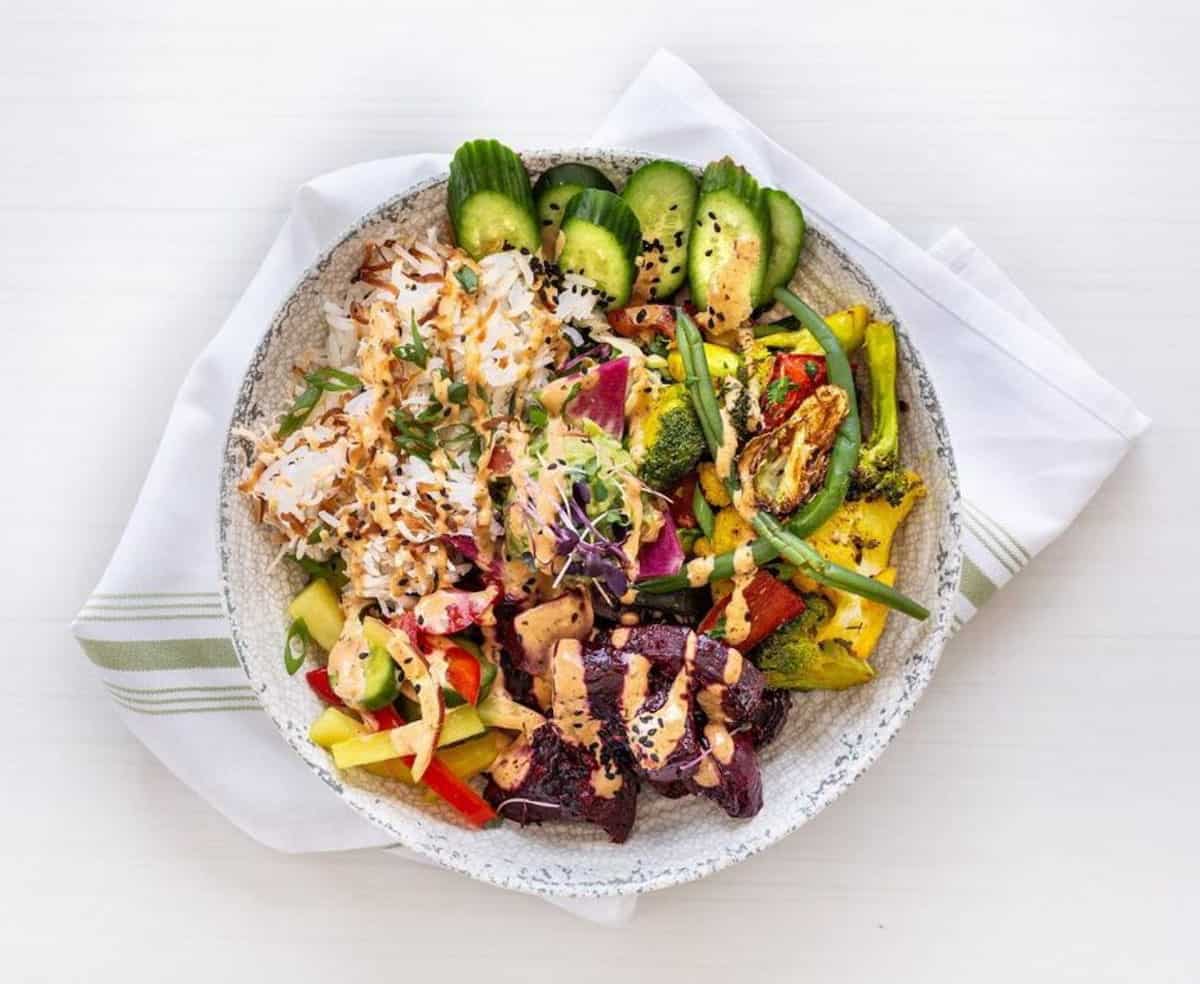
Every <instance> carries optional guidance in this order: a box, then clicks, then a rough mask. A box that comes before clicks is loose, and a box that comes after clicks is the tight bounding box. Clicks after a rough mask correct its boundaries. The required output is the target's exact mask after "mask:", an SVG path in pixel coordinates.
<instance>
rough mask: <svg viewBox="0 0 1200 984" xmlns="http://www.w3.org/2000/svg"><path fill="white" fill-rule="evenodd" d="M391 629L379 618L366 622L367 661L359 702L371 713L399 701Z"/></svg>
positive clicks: (364, 635)
mask: <svg viewBox="0 0 1200 984" xmlns="http://www.w3.org/2000/svg"><path fill="white" fill-rule="evenodd" d="M390 636H391V630H390V629H388V627H387V626H385V625H384V624H383V623H382V622H380V621H378V620H377V619H373V618H368V619H365V620H364V621H363V637H364V638H365V639H366V642H367V660H366V664H367V665H366V666H365V667H364V668H363V693H362V697H361V698H360V700H359V703H360V704H362V706H363V707H364V708H366V709H367V710H368V711H377V710H379V708H381V707H386V706H387V705H388V704H390V703H391V702H392V701H394V700H395V699H396V692H397V690H398V688H397V686H396V662H395V660H393V659H392V656H391V653H389V652H388V648H387V647H388V639H389V638H390Z"/></svg>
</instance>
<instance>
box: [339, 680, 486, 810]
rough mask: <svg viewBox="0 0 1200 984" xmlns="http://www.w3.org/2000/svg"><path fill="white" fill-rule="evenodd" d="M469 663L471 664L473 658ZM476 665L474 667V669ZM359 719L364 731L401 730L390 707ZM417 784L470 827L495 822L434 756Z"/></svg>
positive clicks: (409, 763)
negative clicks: (428, 790)
mask: <svg viewBox="0 0 1200 984" xmlns="http://www.w3.org/2000/svg"><path fill="white" fill-rule="evenodd" d="M471 661H472V662H474V658H472V660H471ZM478 665H479V664H478V663H476V666H478ZM476 696H478V695H476ZM362 716H363V721H364V722H366V725H367V727H368V728H371V729H372V730H373V731H390V730H391V729H392V728H402V727H404V718H402V717H401V716H400V714H399V713H398V712H397V711H396V709H395V708H394V707H383V708H380V709H379V710H378V711H363V712H362ZM400 761H401V762H403V763H404V764H405V765H407V766H408V767H409V768H411V767H412V764H413V762H414V761H416V756H415V755H405V756H403V757H401V759H400ZM421 782H422V783H424V784H425V785H426V786H428V787H429V788H430V789H432V790H433V791H434V792H435V793H437V794H438V795H439V796H440V797H441V798H442V799H444V800H445V801H446V802H447V803H449V804H450V805H451V806H452V807H453V808H454V809H455V810H457V811H458V812H459V813H461V814H462V816H463V819H464V820H466V821H467V823H469V824H470V825H471V826H472V827H486V826H487V825H488V824H490V823H492V822H494V821H495V820H496V811H495V810H493V809H492V808H491V806H489V805H488V802H487V800H485V799H484V798H483V797H482V796H480V795H479V794H478V793H477V792H475V790H473V789H472V788H471V787H470V786H468V785H467V784H466V783H465V782H463V780H461V779H459V778H458V776H456V775H455V774H454V773H453V772H452V771H451V770H450V767H449V766H448V765H446V763H445V762H443V761H442V760H441V759H439V758H438V757H437V756H436V755H435V756H434V757H433V759H432V761H430V763H429V767H428V768H427V769H426V770H425V775H423V776H422V777H421Z"/></svg>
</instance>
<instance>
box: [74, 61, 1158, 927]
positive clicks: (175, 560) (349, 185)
mask: <svg viewBox="0 0 1200 984" xmlns="http://www.w3.org/2000/svg"><path fill="white" fill-rule="evenodd" d="M591 143H592V144H593V145H594V146H598V147H625V148H630V149H635V150H643V151H648V152H654V153H660V154H663V155H668V156H672V157H677V158H682V159H686V160H694V161H706V160H711V159H713V158H716V157H719V156H722V155H725V154H731V155H732V156H733V157H735V158H736V159H738V160H739V161H740V162H741V163H743V164H745V165H746V166H747V167H748V168H749V169H750V170H751V171H752V172H753V173H754V174H755V175H756V176H757V177H758V178H759V179H760V181H763V182H764V183H766V184H769V185H772V186H776V187H781V188H786V189H787V190H788V191H789V192H791V193H792V194H793V195H794V196H795V197H796V198H797V199H798V200H799V202H800V203H801V205H802V206H803V208H804V211H805V214H806V215H807V216H808V217H809V219H810V220H811V221H812V222H813V223H815V224H817V225H819V226H820V227H821V228H823V229H824V230H827V231H829V232H831V233H832V234H833V235H834V236H835V237H836V238H837V240H838V241H839V242H840V243H842V244H843V245H844V246H845V247H846V248H847V249H848V250H849V251H850V252H851V253H852V254H853V255H854V257H855V258H856V259H857V260H858V261H859V262H860V263H862V265H863V266H864V268H865V269H866V270H867V272H868V273H869V274H870V275H871V276H872V277H873V278H874V280H875V281H876V283H877V284H878V285H879V287H880V289H881V290H882V292H883V294H884V295H885V296H886V297H887V298H888V300H889V302H890V303H891V304H892V306H893V308H894V309H895V310H896V312H897V313H898V315H899V317H900V319H901V320H902V322H903V324H904V326H905V328H906V329H907V331H908V332H909V334H910V336H911V337H912V338H913V340H914V342H915V343H916V344H917V346H918V347H919V348H920V350H921V352H922V354H923V356H924V358H925V360H926V362H927V364H928V366H929V369H930V372H931V373H932V375H933V378H934V383H935V385H936V386H937V388H938V393H939V395H940V397H941V400H942V404H943V406H944V408H945V412H946V416H947V419H948V421H949V425H950V431H951V437H952V439H953V442H954V448H955V452H956V456H957V460H958V466H959V471H960V475H961V479H962V486H963V493H964V500H965V505H966V509H965V513H966V525H967V533H966V543H965V552H966V563H965V566H964V576H963V583H962V588H961V591H960V597H959V598H958V606H957V615H958V618H959V620H960V623H961V621H965V620H966V619H968V618H970V617H971V615H972V614H974V612H975V610H976V609H977V608H978V607H979V606H980V605H982V604H983V602H984V601H985V600H986V599H987V598H988V597H989V596H990V595H991V594H992V593H993V592H994V591H995V590H996V589H997V588H998V587H1000V586H1001V585H1003V584H1004V582H1006V581H1007V580H1008V579H1009V578H1010V577H1011V576H1012V575H1013V574H1015V573H1016V572H1017V571H1019V570H1020V569H1021V568H1022V567H1023V566H1024V565H1025V564H1026V563H1027V562H1028V561H1029V559H1030V558H1031V557H1032V556H1033V555H1034V554H1036V553H1037V552H1038V551H1039V550H1040V549H1042V547H1044V546H1045V545H1046V544H1047V543H1049V542H1050V541H1051V540H1053V539H1054V538H1055V537H1056V536H1057V535H1058V534H1059V533H1061V532H1062V531H1063V530H1064V529H1065V528H1066V527H1067V525H1068V524H1069V523H1070V522H1071V521H1072V519H1074V517H1075V516H1076V514H1077V513H1078V512H1079V510H1080V509H1082V508H1083V506H1084V505H1085V504H1086V503H1087V501H1088V500H1089V499H1090V498H1091V496H1092V495H1093V493H1094V492H1095V491H1096V489H1097V488H1098V487H1099V485H1100V483H1101V482H1103V481H1104V479H1105V477H1106V476H1107V475H1108V474H1109V473H1110V472H1111V471H1112V470H1113V468H1115V467H1116V465H1117V463H1118V462H1119V461H1120V460H1121V457H1122V456H1123V455H1124V454H1125V451H1126V450H1127V449H1128V447H1129V444H1130V442H1131V441H1132V440H1133V438H1135V437H1136V436H1137V435H1138V434H1140V433H1141V432H1142V431H1143V430H1144V429H1145V428H1146V426H1147V425H1148V424H1149V421H1148V420H1147V419H1146V418H1145V417H1144V416H1143V415H1142V414H1140V413H1139V412H1138V411H1137V409H1136V408H1135V407H1134V406H1133V404H1132V403H1131V402H1130V401H1129V400H1128V399H1127V398H1126V397H1125V396H1123V395H1122V394H1121V393H1120V392H1119V391H1117V390H1116V389H1114V388H1113V387H1112V386H1111V385H1110V384H1108V383H1107V382H1106V381H1105V380H1103V379H1102V378H1101V377H1100V376H1098V375H1097V374H1096V373H1095V372H1094V371H1093V370H1092V369H1091V368H1090V367H1089V366H1088V365H1087V363H1086V362H1085V361H1084V360H1083V359H1082V358H1081V357H1080V356H1079V355H1078V354H1077V353H1076V352H1075V351H1074V350H1073V349H1071V348H1070V346H1069V345H1068V344H1067V343H1066V342H1065V341H1064V340H1063V338H1062V337H1061V336H1060V335H1059V334H1058V333H1057V332H1056V331H1055V330H1054V328H1053V327H1051V326H1050V324H1049V323H1048V322H1047V321H1046V320H1045V319H1044V318H1043V317H1042V316H1041V315H1040V314H1039V313H1038V312H1037V311H1036V310H1034V308H1033V307H1032V306H1031V305H1030V304H1029V302H1028V301H1027V300H1026V299H1025V298H1024V297H1023V296H1022V295H1021V293H1020V292H1019V291H1018V290H1017V288H1016V287H1015V286H1014V285H1013V284H1012V283H1011V282H1009V280H1008V279H1007V278H1006V277H1005V276H1004V274H1003V273H1002V272H1001V271H1000V270H999V269H998V268H997V267H996V266H995V265H994V264H993V263H992V262H991V261H990V260H989V259H988V258H987V257H986V256H985V255H984V254H983V253H981V252H980V251H979V250H978V249H976V248H975V247H974V246H973V245H972V244H971V242H970V241H969V240H968V239H967V238H966V236H965V235H963V234H962V233H961V232H958V231H957V230H953V231H951V232H950V233H948V234H947V235H946V236H944V237H943V238H942V239H941V240H939V242H938V243H937V244H936V245H935V246H934V247H933V248H932V249H931V250H930V251H925V250H922V249H921V248H919V247H918V246H916V245H915V244H914V243H912V242H911V241H909V240H908V239H906V238H905V237H904V236H902V235H901V234H900V233H898V232H897V231H896V230H895V229H892V228H890V227H889V226H888V225H887V224H886V223H884V222H883V221H882V220H881V219H879V218H878V217H877V216H875V215H873V214H872V213H871V212H870V211H868V210H867V209H865V208H864V207H863V206H861V205H859V204H858V203H856V202H855V201H853V200H852V199H851V198H849V197H848V196H847V195H846V194H845V193H843V192H842V191H840V190H839V189H838V188H836V187H835V186H834V185H832V184H830V183H829V182H828V181H827V180H825V179H824V178H822V177H821V176H820V175H818V174H816V173H815V172H814V171H813V170H812V169H811V168H809V167H808V166H807V165H806V164H804V163H803V162H802V161H801V160H799V159H798V158H797V157H795V156H794V155H792V154H790V153H789V152H788V151H786V150H784V149H783V148H782V147H780V146H779V145H777V144H775V143H774V142H773V141H771V140H770V139H769V138H768V137H767V136H765V135H764V134H763V133H762V132H761V131H759V130H758V129H757V128H755V127H754V126H753V125H752V124H750V123H749V122H748V121H747V120H745V119H744V118H743V117H741V116H739V115H738V114H737V113H735V112H734V111H733V110H732V109H730V107H729V106H727V105H726V104H725V103H723V102H722V101H721V100H720V99H719V98H718V97H717V96H716V94H715V93H714V92H713V91H712V90H711V89H710V88H709V87H708V86H707V84H706V83H705V82H704V81H703V80H702V79H701V78H700V77H699V76H698V75H697V74H696V73H695V72H693V71H692V70H691V69H690V68H689V67H688V66H687V65H685V64H684V63H683V62H681V61H680V60H679V59H677V58H676V57H675V56H673V55H671V54H669V53H667V52H662V51H660V52H659V53H658V54H656V55H655V56H654V58H652V59H651V61H650V63H649V64H648V65H647V67H646V69H645V70H644V71H643V72H642V74H641V75H640V76H639V77H638V78H637V79H636V80H635V81H634V83H633V84H632V85H631V86H630V87H629V88H628V90H626V92H625V94H624V95H623V96H622V98H621V100H620V101H619V102H618V104H617V106H616V108H615V109H614V110H613V112H612V113H611V114H610V115H609V117H608V119H607V120H606V121H605V122H604V124H603V125H602V126H601V128H600V130H599V131H598V132H597V133H596V134H595V135H594V136H593V138H592V140H591ZM447 160H448V159H447V157H446V156H445V155H416V156H408V157H400V158H394V159H390V160H383V161H375V162H371V163H367V164H361V165H358V166H355V167H350V168H346V169H344V170H341V171H336V172H334V173H332V174H327V175H324V176H323V177H320V178H317V179H316V180H314V181H312V182H310V183H309V184H307V185H305V186H304V187H303V188H301V189H300V192H299V194H298V195H297V196H296V201H295V205H294V207H293V209H292V212H291V214H290V215H289V217H288V219H287V221H286V222H285V223H284V227H283V229H282V230H281V231H280V233H279V236H278V238H277V239H276V240H275V243H274V244H273V245H272V247H271V250H270V252H269V253H268V254H267V257H266V259H265V260H264V261H263V264H262V267H261V268H260V269H259V271H258V273H257V274H256V275H255V277H254V279H253V281H251V283H250V286H249V287H248V288H247V289H246V292H245V294H244V295H243V296H242V298H241V299H240V300H239V301H238V303H237V305H236V306H235V307H234V309H233V311H232V313H231V314H230V316H229V319H228V320H227V321H226V323H225V325H224V327H223V328H222V329H221V331H220V332H219V333H218V334H217V336H216V337H215V338H214V339H213V340H212V342H211V343H210V344H209V345H208V347H207V348H206V349H205V350H204V352H203V353H202V354H201V356H200V358H199V359H198V360H197V361H196V363H195V365H193V367H192V369H191V371H190V372H189V373H188V376H187V378H186V380H185V381H184V384H183V388H182V389H181V391H180V394H179V397H178V398H177V400H176V403H175V406H174V408H173V409H172V412H171V417H170V420H169V421H168V424H167V428H166V431H165V433H164V436H163V440H162V444H161V446H160V447H159V450H158V453H157V455H156V457H155V459H154V463H153V465H152V466H151V469H150V474H149V476H148V477H147V479H146V483H145V485H144V487H143V489H142V492H141V494H140V496H139V498H138V502H137V505H136V506H135V507H134V512H133V515H132V517H131V518H130V521H129V524H128V526H127V527H126V530H125V533H124V535H123V536H122V538H121V542H120V545H119V546H118V547H117V551H116V554H115V555H114V556H113V559H112V561H111V562H110V563H109V566H108V569H107V570H106V571H105V573H104V576H103V577H102V578H101V580H100V583H99V585H97V587H96V590H95V592H94V593H93V594H92V595H91V597H90V598H89V599H88V601H87V603H86V605H85V606H84V608H83V609H82V611H81V612H80V614H79V616H78V618H77V620H76V622H75V623H74V632H75V634H76V636H77V637H78V639H79V640H80V644H81V645H82V647H83V650H84V652H85V653H86V654H87V656H88V657H89V659H90V660H91V661H92V663H93V664H94V665H95V666H96V669H97V671H98V672H99V674H100V677H101V679H102V681H103V683H104V686H105V687H106V688H107V689H108V691H109V692H110V693H111V694H112V696H113V699H114V701H115V702H116V704H117V707H118V709H119V713H120V714H121V715H122V717H123V719H124V720H125V721H126V723H127V724H128V726H129V727H130V729H131V730H132V731H133V732H134V734H135V735H137V736H138V738H140V739H141V740H142V741H143V742H145V744H146V745H147V746H148V747H149V748H150V749H151V750H152V751H153V752H154V753H155V754H156V755H157V756H158V757H159V758H160V759H161V760H162V761H163V762H164V763H165V764H166V766H167V767H168V768H170V769H171V770H172V771H174V772H175V773H176V774H177V775H178V776H179V777H180V779H182V780H183V781H184V782H186V783H187V784H188V785H189V786H191V787H192V788H193V789H195V790H196V792H197V793H199V794H200V795H201V796H202V797H203V798H204V799H206V800H207V801H208V802H209V803H211V804H212V805H213V806H214V807H215V808H216V809H218V810H220V811H221V812H222V813H223V814H224V815H225V816H226V817H228V818H229V820H230V821H231V822H233V823H234V824H236V825H237V826H238V827H240V828H241V829H242V830H243V831H245V832H246V833H247V834H249V835H250V836H251V837H253V838H255V839H256V840H258V841H260V842H262V843H264V844H266V845H269V846H271V847H274V848H276V849H279V850H283V851H294V852H301V851H325V850H344V849H350V848H365V847H386V846H388V845H389V843H390V838H389V837H388V835H387V834H386V833H384V832H383V831H382V830H379V829H377V828H376V827H374V826H372V825H370V824H369V823H367V822H366V821H365V820H362V819H361V818H359V817H358V816H357V815H356V814H355V813H353V812H351V810H350V809H349V808H348V807H346V806H345V805H343V804H342V802H341V801H340V800H339V799H338V798H337V797H336V796H335V795H334V793H333V792H331V791H330V790H329V789H328V788H327V787H326V786H325V785H324V784H323V783H322V782H321V781H320V780H319V779H317V778H316V777H315V776H314V775H312V774H311V773H310V772H309V770H308V768H307V767H306V766H305V765H303V764H302V763H301V761H300V760H299V759H298V758H297V757H296V756H295V755H294V754H293V753H292V752H291V751H290V750H289V749H288V747H287V746H286V744H285V743H284V742H283V741H281V740H280V737H279V735H278V734H277V733H276V731H275V729H274V727H273V725H272V724H271V723H270V721H269V720H268V719H267V717H266V715H265V714H264V713H263V712H262V711H261V710H260V709H259V707H258V705H257V703H256V701H255V699H254V697H253V694H252V693H251V691H250V688H249V686H248V685H247V682H246V679H245V677H244V675H243V673H242V671H241V669H240V667H239V666H238V663H237V660H236V657H235V656H234V653H233V648H232V645H231V643H230V641H229V638H228V632H227V629H226V625H225V621H224V617H223V615H222V613H221V608H220V602H219V598H218V595H217V585H218V570H217V555H216V548H215V542H216V533H215V523H216V501H217V480H218V474H219V467H220V455H221V449H222V446H223V437H224V431H225V428H226V426H227V423H228V421H229V418H230V414H231V412H232V407H233V403H234V398H235V395H236V392H237V389H238V386H239V383H240V380H241V377H242V374H243V372H244V370H245V368H246V366H247V364H248V362H249V359H250V355H251V353H252V351H253V349H254V347H255V345H256V344H257V342H258V340H259V338H260V337H261V335H262V333H263V331H264V330H265V329H266V327H267V325H268V324H269V323H270V321H271V318H272V316H273V315H274V312H275V310H276V308H277V307H278V306H279V304H280V303H281V302H282V300H283V299H284V297H285V296H286V295H287V293H288V292H289V291H290V290H291V288H292V287H293V285H294V284H295V283H296V281H297V279H298V278H299V277H300V275H301V273H302V272H303V271H304V269H305V268H306V267H308V266H309V265H310V264H311V263H312V261H313V260H314V259H315V258H316V257H317V255H318V254H319V253H320V252H321V251H322V249H324V248H325V247H326V246H327V245H328V244H329V243H331V242H332V241H334V240H335V239H336V238H337V237H338V236H339V235H340V234H342V233H343V232H344V230H345V229H346V228H348V227H349V226H350V225H351V224H353V223H354V222H355V220H356V219H357V218H358V217H359V216H360V215H362V214H363V213H365V212H367V211H368V210H370V209H371V208H372V207H374V206H375V205H377V204H378V203H379V202H380V201H382V200H384V199H386V198H388V197H390V196H391V195H394V194H395V193H396V192H397V191H399V190H401V189H403V188H405V187H406V186H408V185H410V184H412V183H414V182H416V181H419V180H421V179H423V178H426V177H429V176H431V175H435V174H437V173H439V172H443V171H444V170H445V169H446V166H447ZM392 851H393V852H395V853H402V854H403V855H404V856H406V857H412V855H409V854H408V852H405V851H403V849H397V848H392ZM551 901H554V902H555V903H556V904H559V905H561V906H562V907H563V908H566V909H568V910H569V911H572V912H574V913H576V914H577V915H580V916H583V917H584V918H587V919H591V920H593V921H595V922H599V923H604V924H609V925H619V924H621V923H623V922H626V921H627V920H628V919H629V918H630V917H631V916H632V913H633V910H634V905H635V903H634V900H633V899H631V898H630V899H619V898H618V899H577V900H571V899H567V900H563V899H555V900H551Z"/></svg>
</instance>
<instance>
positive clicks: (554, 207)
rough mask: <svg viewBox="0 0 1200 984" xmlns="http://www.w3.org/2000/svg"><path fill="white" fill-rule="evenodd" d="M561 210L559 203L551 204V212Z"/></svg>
mask: <svg viewBox="0 0 1200 984" xmlns="http://www.w3.org/2000/svg"><path fill="white" fill-rule="evenodd" d="M559 208H560V206H559V204H558V202H551V203H550V211H552V212H557V211H558V210H559Z"/></svg>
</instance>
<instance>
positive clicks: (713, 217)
mask: <svg viewBox="0 0 1200 984" xmlns="http://www.w3.org/2000/svg"><path fill="white" fill-rule="evenodd" d="M708 217H709V218H710V219H712V220H713V221H714V222H716V221H717V213H716V212H709V213H708Z"/></svg>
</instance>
